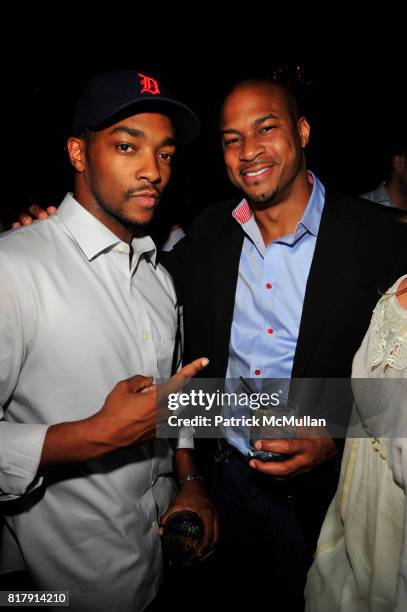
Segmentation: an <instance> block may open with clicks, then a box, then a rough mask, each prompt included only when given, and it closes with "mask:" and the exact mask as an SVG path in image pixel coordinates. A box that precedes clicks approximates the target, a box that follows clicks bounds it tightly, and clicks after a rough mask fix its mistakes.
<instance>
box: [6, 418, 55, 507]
mask: <svg viewBox="0 0 407 612" xmlns="http://www.w3.org/2000/svg"><path fill="white" fill-rule="evenodd" d="M48 427H49V425H27V424H22V423H9V422H7V421H2V422H0V468H1V469H0V502H1V501H10V500H12V499H16V498H18V497H21V496H22V495H24V494H25V493H28V492H29V491H31V490H33V489H36V488H37V487H39V486H40V485H41V483H42V480H43V478H42V477H39V476H38V474H37V472H38V467H39V464H40V459H41V454H42V448H43V446H44V440H45V434H46V433H47V429H48Z"/></svg>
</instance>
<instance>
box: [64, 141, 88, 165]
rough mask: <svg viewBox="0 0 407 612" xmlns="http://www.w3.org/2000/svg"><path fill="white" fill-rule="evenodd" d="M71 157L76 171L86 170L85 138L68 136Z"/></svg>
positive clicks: (67, 144)
mask: <svg viewBox="0 0 407 612" xmlns="http://www.w3.org/2000/svg"><path fill="white" fill-rule="evenodd" d="M66 146H67V149H68V155H69V159H70V161H71V164H72V165H73V167H74V168H75V170H76V172H80V173H82V172H83V171H84V170H85V158H86V142H85V139H84V138H73V137H71V138H68V142H67V143H66Z"/></svg>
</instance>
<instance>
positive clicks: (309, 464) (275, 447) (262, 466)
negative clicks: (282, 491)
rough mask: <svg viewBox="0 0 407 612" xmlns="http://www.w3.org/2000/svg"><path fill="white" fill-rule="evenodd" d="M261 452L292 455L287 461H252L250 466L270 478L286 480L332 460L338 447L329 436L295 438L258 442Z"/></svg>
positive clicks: (257, 445) (257, 446)
mask: <svg viewBox="0 0 407 612" xmlns="http://www.w3.org/2000/svg"><path fill="white" fill-rule="evenodd" d="M255 446H256V448H257V449H259V450H265V451H272V452H274V453H286V454H288V455H292V456H291V457H289V459H287V460H285V461H269V462H265V461H259V460H258V459H252V460H251V461H250V463H249V465H250V466H251V467H252V468H254V469H255V470H258V471H259V472H263V473H264V474H269V475H270V476H275V477H279V478H285V477H289V476H296V475H297V474H302V473H303V472H309V471H310V470H312V469H313V468H315V467H317V465H319V464H320V463H323V462H324V461H328V460H329V459H332V457H334V456H335V454H336V452H337V451H336V446H335V443H334V441H333V440H332V438H331V437H329V436H324V437H309V438H294V439H291V438H290V439H286V440H258V441H257V442H256V444H255Z"/></svg>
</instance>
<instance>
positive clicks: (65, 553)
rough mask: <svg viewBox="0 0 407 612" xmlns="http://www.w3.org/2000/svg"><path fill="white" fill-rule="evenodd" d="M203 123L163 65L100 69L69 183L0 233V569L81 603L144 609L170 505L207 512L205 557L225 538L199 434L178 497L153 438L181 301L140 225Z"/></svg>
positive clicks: (165, 451)
mask: <svg viewBox="0 0 407 612" xmlns="http://www.w3.org/2000/svg"><path fill="white" fill-rule="evenodd" d="M198 133H199V123H198V120H197V118H196V116H195V115H194V113H193V112H192V111H191V110H190V109H189V108H188V107H186V106H185V105H184V104H182V103H181V102H179V101H177V100H175V99H174V98H173V97H172V96H171V94H170V93H169V92H168V90H166V88H165V86H164V85H162V83H161V82H159V81H157V80H156V79H154V78H153V77H151V76H148V75H145V74H144V73H141V72H137V71H120V72H115V73H110V74H102V75H97V76H95V77H94V78H93V79H92V80H91V81H90V82H89V84H88V85H87V87H86V89H85V91H84V92H83V94H82V96H81V98H80V99H79V101H78V104H77V107H76V110H75V115H74V119H73V124H72V130H71V134H72V135H71V137H70V138H69V139H68V142H67V148H68V153H69V157H70V161H71V164H72V165H73V167H74V170H75V186H74V192H73V194H67V196H66V197H65V199H64V200H63V202H62V204H61V205H60V207H59V209H58V213H57V214H56V215H54V216H53V218H52V220H50V222H49V223H45V224H34V225H31V226H29V227H26V228H25V229H24V230H23V231H21V232H15V233H14V232H11V233H8V234H6V235H4V236H2V238H1V240H0V286H1V296H2V297H1V300H0V342H1V346H2V352H1V358H0V363H1V368H0V411H1V414H0V417H1V418H2V420H1V422H0V467H1V471H0V500H1V501H3V504H2V509H3V512H4V517H5V523H6V524H5V534H4V538H3V545H2V555H1V558H0V571H1V572H11V571H13V570H19V569H27V571H28V573H29V576H30V578H31V580H32V584H33V587H34V588H35V589H41V590H46V591H47V590H48V591H49V590H53V591H55V590H60V591H69V594H70V606H71V609H73V610H101V609H109V610H132V611H141V610H144V609H145V608H146V606H147V605H148V604H149V603H150V602H151V601H152V600H153V598H154V596H155V594H156V592H157V589H158V587H159V582H160V576H161V566H162V561H161V548H160V540H159V521H160V519H164V520H165V518H166V516H168V515H169V514H170V513H171V512H173V511H174V510H175V509H178V508H183V507H188V508H190V509H194V510H196V511H197V512H198V513H199V514H200V516H201V518H202V520H203V522H204V526H205V534H204V538H203V541H202V543H201V545H200V551H199V552H200V554H201V555H202V556H204V555H205V554H206V553H208V552H210V551H211V550H212V548H213V546H214V545H215V543H216V540H217V524H216V519H215V512H214V510H213V507H212V506H211V504H210V502H209V500H208V498H207V496H206V492H205V489H204V487H203V485H202V482H201V479H200V477H199V474H197V473H196V468H195V466H194V459H193V450H192V448H191V447H192V442H191V440H189V439H179V440H178V442H177V445H178V449H177V450H176V452H175V456H176V464H177V469H178V476H179V479H180V483H181V488H180V490H179V493H178V496H177V497H176V499H175V501H174V497H175V495H176V488H175V483H174V480H173V478H172V476H171V472H172V458H173V452H172V449H171V447H170V444H169V442H168V441H167V440H155V439H154V438H155V414H156V402H155V394H154V393H153V392H152V391H151V384H152V377H159V378H167V377H169V376H170V374H171V370H172V364H173V356H174V344H175V335H176V322H177V304H176V298H175V293H174V289H173V285H172V281H171V279H170V277H169V275H168V273H167V272H166V271H165V269H164V268H163V267H162V266H161V265H160V264H158V263H157V261H156V249H155V245H154V243H153V241H152V240H151V238H150V237H149V236H148V235H145V232H144V231H143V226H144V225H145V224H146V223H148V221H150V220H151V218H152V216H153V214H154V210H155V208H156V206H157V204H158V202H159V199H160V196H161V193H162V191H163V190H164V188H165V186H166V185H167V183H168V180H169V178H170V174H171V164H172V160H173V157H174V153H175V148H176V144H177V143H178V142H181V143H187V142H191V141H192V140H194V139H195V138H196V137H197V135H198ZM206 363H207V360H204V359H202V358H200V359H198V360H196V361H195V362H193V363H192V364H189V365H188V366H186V367H185V368H184V369H183V370H182V371H181V372H182V374H183V375H184V376H193V375H195V374H197V373H198V372H199V371H200V369H201V368H202V367H204V366H205V365H206ZM136 372H137V373H138V374H139V375H136V376H134V374H135V373H136ZM120 381H121V382H120ZM143 390H144V391H143ZM171 503H172V505H171V507H170V508H169V506H170V504H171Z"/></svg>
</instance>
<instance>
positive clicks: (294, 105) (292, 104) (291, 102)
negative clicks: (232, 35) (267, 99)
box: [222, 77, 300, 123]
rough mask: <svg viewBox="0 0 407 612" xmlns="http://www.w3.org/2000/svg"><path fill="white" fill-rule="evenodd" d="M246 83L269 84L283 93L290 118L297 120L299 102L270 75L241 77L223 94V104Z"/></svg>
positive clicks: (285, 87) (246, 84) (284, 86)
mask: <svg viewBox="0 0 407 612" xmlns="http://www.w3.org/2000/svg"><path fill="white" fill-rule="evenodd" d="M248 85H269V86H271V87H273V88H275V89H278V90H279V91H281V93H282V94H283V95H284V98H285V101H286V104H287V110H288V113H289V115H290V117H291V118H292V120H293V122H294V123H296V122H297V121H298V119H299V117H300V111H299V104H298V100H297V98H296V96H295V95H294V93H293V92H292V91H291V90H290V89H289V88H288V87H287V86H286V85H283V84H282V83H278V82H276V81H275V80H273V79H272V78H270V77H250V78H247V79H243V80H240V81H238V82H236V83H235V84H234V85H232V87H231V88H230V89H229V90H228V92H227V94H226V95H225V97H224V100H223V104H224V103H225V101H226V100H227V99H228V97H229V96H230V95H231V94H232V93H233V92H234V91H235V90H237V89H239V88H240V87H246V86H248ZM223 104H222V106H223Z"/></svg>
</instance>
